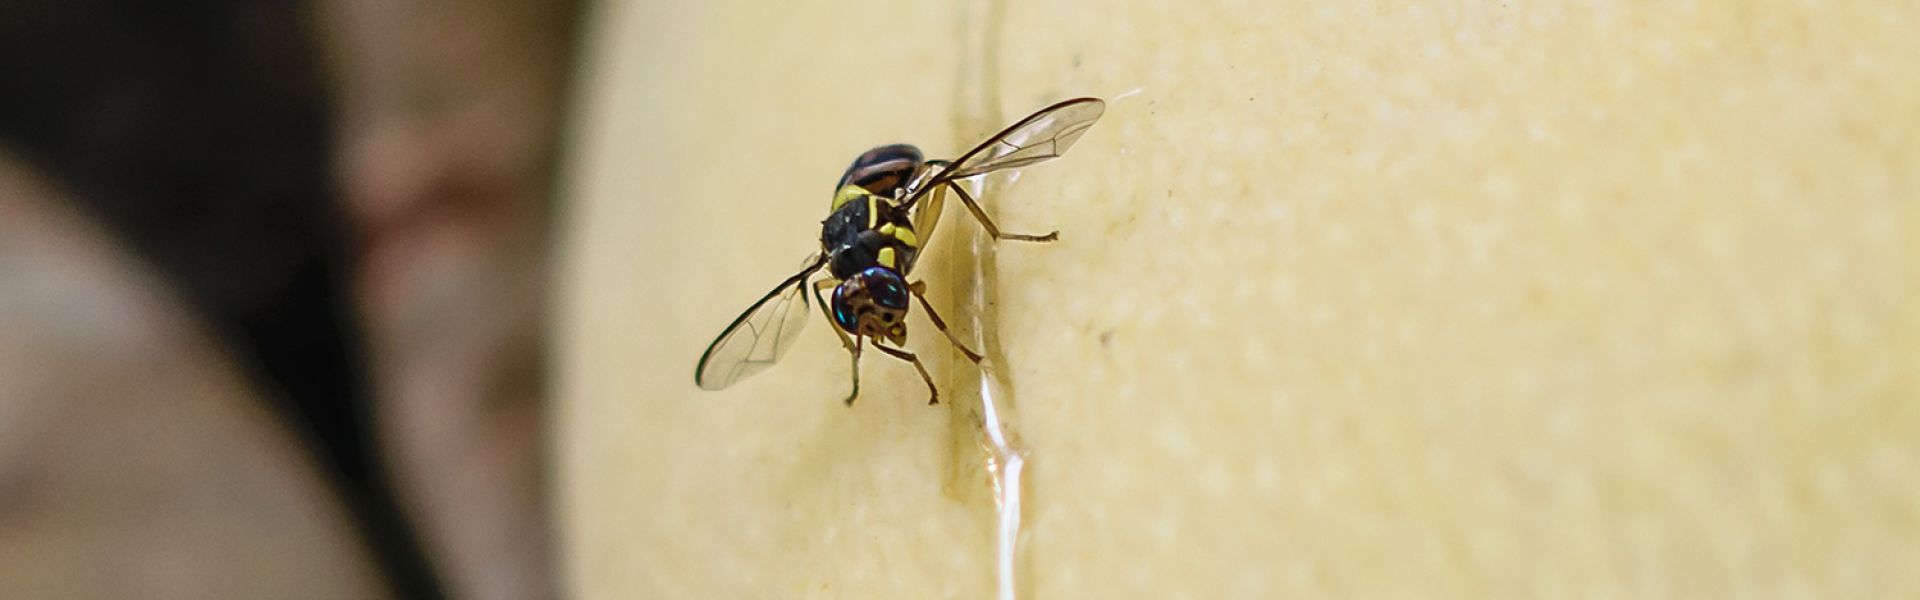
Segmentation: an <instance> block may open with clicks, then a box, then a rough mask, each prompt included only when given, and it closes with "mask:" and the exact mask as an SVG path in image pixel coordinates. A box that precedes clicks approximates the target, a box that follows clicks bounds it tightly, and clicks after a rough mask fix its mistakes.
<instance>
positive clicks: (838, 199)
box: [827, 184, 872, 212]
mask: <svg viewBox="0 0 1920 600" xmlns="http://www.w3.org/2000/svg"><path fill="white" fill-rule="evenodd" d="M871 195H872V194H868V193H867V190H866V189H865V188H861V187H860V186H857V185H853V184H847V185H843V186H840V191H838V192H834V194H833V208H829V209H827V212H833V211H836V210H840V207H841V206H845V205H846V203H848V202H852V201H853V200H854V199H855V198H859V197H861V196H871Z"/></svg>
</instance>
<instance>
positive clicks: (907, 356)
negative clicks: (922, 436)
mask: <svg viewBox="0 0 1920 600" xmlns="http://www.w3.org/2000/svg"><path fill="white" fill-rule="evenodd" d="M873 347H874V348H875V349H877V350H879V351H881V352H885V353H887V355H888V356H892V357H894V358H898V359H900V360H904V361H907V362H910V363H913V369H914V370H916V371H919V372H920V380H921V381H925V382H927V393H928V394H931V395H930V396H929V397H928V398H927V404H930V405H931V404H939V403H940V388H938V387H934V385H933V376H932V375H928V374H927V367H926V366H925V365H922V364H920V357H918V356H914V355H913V353H912V352H908V351H905V350H900V349H896V348H888V347H886V346H882V345H880V342H879V341H877V340H876V341H874V343H873Z"/></svg>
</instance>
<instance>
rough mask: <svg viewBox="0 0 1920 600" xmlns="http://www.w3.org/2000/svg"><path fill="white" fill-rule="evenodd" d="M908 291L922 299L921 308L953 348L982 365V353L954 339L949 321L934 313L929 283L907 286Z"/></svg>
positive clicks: (921, 282) (914, 283) (917, 282)
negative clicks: (928, 290) (951, 343)
mask: <svg viewBox="0 0 1920 600" xmlns="http://www.w3.org/2000/svg"><path fill="white" fill-rule="evenodd" d="M907 291H910V292H913V297H915V298H919V299H920V308H923V309H926V311H927V319H928V320H931V321H933V326H934V328H936V329H939V330H940V333H941V334H942V335H945V336H947V341H949V342H953V347H954V348H957V349H959V350H960V353H961V354H965V355H967V360H971V361H973V363H974V364H980V353H978V352H974V351H973V349H972V348H968V347H967V345H966V344H963V343H961V342H960V338H957V337H954V335H953V332H952V331H949V330H948V329H947V321H946V320H945V319H941V318H940V313H938V312H934V310H933V305H932V304H929V303H927V282H925V281H915V282H913V283H910V284H907Z"/></svg>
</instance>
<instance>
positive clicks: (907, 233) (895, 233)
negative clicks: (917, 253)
mask: <svg viewBox="0 0 1920 600" xmlns="http://www.w3.org/2000/svg"><path fill="white" fill-rule="evenodd" d="M878 231H879V232H880V235H884V236H887V237H890V238H893V239H896V240H900V243H902V244H906V245H907V247H909V248H919V247H920V238H919V237H918V236H915V235H914V234H913V228H911V227H901V226H899V225H895V224H892V223H887V224H885V225H881V226H880V229H878Z"/></svg>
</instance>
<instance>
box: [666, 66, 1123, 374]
mask: <svg viewBox="0 0 1920 600" xmlns="http://www.w3.org/2000/svg"><path fill="white" fill-rule="evenodd" d="M1105 110H1106V103H1105V102H1103V101H1101V100H1100V99H1098V98H1075V99H1072V100H1067V101H1063V102H1059V103H1056V104H1054V105H1052V106H1048V107H1046V108H1043V109H1040V111H1039V112H1035V113H1033V114H1031V115H1028V116H1027V118H1025V119H1021V120H1020V121H1019V122H1018V123H1014V124H1013V125H1011V126H1009V127H1007V128H1006V129H1003V130H1001V131H1000V133H997V134H994V136H993V137H990V138H987V140H986V141H984V142H981V143H980V145H978V146H974V147H973V149H972V150H968V151H967V152H966V153H965V154H961V155H960V157H959V158H956V159H953V160H926V159H925V157H924V156H922V155H921V153H920V149H919V148H915V147H913V146H910V145H907V144H893V145H888V146H880V147H878V148H874V149H872V150H868V151H867V152H866V153H864V154H861V155H860V156H859V158H855V159H854V161H853V164H852V165H851V166H848V167H847V170H846V172H845V173H843V174H841V175H840V182H839V183H838V184H837V185H835V186H834V194H833V204H832V205H831V206H830V207H829V212H828V214H827V218H826V220H824V221H821V222H820V251H819V252H816V253H814V254H813V255H812V256H810V257H808V258H807V260H806V261H805V262H804V263H803V265H802V266H801V267H800V272H798V273H794V274H793V275H792V276H789V277H787V278H786V279H785V280H782V281H781V282H780V284H779V285H776V286H774V287H773V291H770V292H767V295H766V296H764V297H762V298H760V301H759V302H755V303H753V306H751V307H748V308H747V310H746V312H743V313H740V316H739V317H737V318H735V319H734V320H733V322H732V323H729V324H727V327H726V329H723V330H721V331H720V336H719V337H717V338H714V340H713V343H712V344H711V345H708V346H707V351H706V352H705V353H702V354H701V355H700V363H699V365H697V366H696V367H695V368H694V373H693V381H694V383H695V384H697V385H699V386H700V387H701V388H702V389H708V390H719V389H725V388H726V387H727V386H730V385H733V384H735V383H738V382H739V381H740V380H742V379H746V378H747V377H748V376H750V375H753V374H755V373H759V372H760V371H762V370H764V369H766V368H767V367H770V366H772V365H773V363H774V362H776V361H779V360H780V357H781V356H782V355H785V354H786V352H787V348H788V346H790V345H792V343H793V340H794V339H795V338H797V337H799V334H800V330H801V328H802V327H804V326H805V325H806V324H807V320H808V319H809V318H810V317H809V313H811V312H812V310H811V309H810V308H809V307H808V306H807V305H808V304H809V300H808V296H812V298H813V299H812V303H814V304H818V305H819V307H820V312H821V314H822V315H824V316H825V317H826V319H827V320H828V321H832V322H833V324H834V333H835V334H837V335H838V336H839V338H840V343H841V345H843V346H845V347H846V349H847V353H848V354H850V355H851V356H852V357H853V360H852V365H853V391H852V392H850V393H849V394H847V398H846V403H847V404H849V405H851V404H853V401H854V399H855V398H858V397H859V396H860V353H861V349H862V348H863V347H865V346H866V345H868V343H867V340H872V342H871V345H872V346H873V348H874V349H876V350H879V351H880V352H881V353H883V354H886V355H888V356H891V357H893V358H896V359H899V360H901V361H903V362H907V363H910V364H912V365H913V368H914V370H916V371H919V373H920V379H922V380H924V381H926V383H927V390H928V391H929V393H930V394H931V398H930V399H929V400H928V401H927V403H928V404H937V403H939V401H940V390H939V388H938V387H936V386H935V385H934V383H933V377H932V376H930V375H928V374H927V368H926V366H925V365H923V364H921V362H920V357H919V356H917V355H915V354H914V353H912V352H908V351H907V350H906V349H905V348H904V346H905V345H906V341H907V322H906V319H907V308H908V304H909V302H911V301H913V300H917V301H919V303H920V307H921V308H922V309H924V310H926V312H927V319H928V320H929V321H932V322H933V326H934V327H935V328H936V329H939V330H940V333H942V334H944V335H945V336H946V338H947V341H949V342H951V343H952V344H953V347H954V348H956V349H958V350H959V351H960V353H961V354H963V355H965V356H966V357H967V359H968V360H972V361H973V362H975V363H978V362H980V360H981V356H980V354H979V353H978V352H974V351H973V350H972V349H970V348H968V347H967V345H966V344H964V343H962V342H961V341H960V340H959V338H956V337H954V335H953V333H952V332H951V331H948V330H947V324H946V321H944V320H942V319H941V318H940V315H939V313H937V312H935V311H934V310H933V305H931V304H929V303H928V302H927V293H926V289H927V284H926V282H925V281H909V277H910V276H911V275H912V274H913V265H914V262H915V260H917V259H918V258H919V257H920V250H921V249H922V248H924V247H925V244H926V242H927V240H928V239H929V238H930V237H931V236H932V235H933V230H934V227H935V226H936V225H938V223H939V219H940V210H941V208H942V207H943V206H944V204H945V198H946V193H947V192H948V191H949V190H951V191H952V192H953V194H954V195H955V196H958V197H959V198H960V202H961V203H962V204H964V205H966V208H967V212H970V213H973V217H974V219H976V220H978V221H979V222H980V225H981V226H982V227H984V228H985V229H986V230H987V233H988V234H990V235H992V236H993V238H994V239H995V240H1016V241H1023V242H1051V241H1054V240H1056V239H1058V238H1059V234H1060V232H1058V231H1055V232H1052V233H1048V234H1046V235H1026V234H1019V233H1006V232H1003V231H1001V230H1000V228H999V227H998V226H996V225H994V223H993V219H990V218H988V217H987V213H986V211H983V210H981V209H980V203H979V202H976V201H975V200H974V198H973V196H972V195H971V194H969V193H968V192H967V191H966V189H965V188H963V187H961V186H960V184H959V183H960V181H962V180H965V179H969V178H973V177H979V176H981V175H985V174H988V173H992V172H995V171H1005V170H1008V169H1017V168H1021V167H1026V166H1029V165H1033V164H1037V163H1041V162H1046V161H1048V160H1051V159H1053V158H1055V157H1058V156H1060V155H1061V154H1065V153H1066V151H1067V149H1068V148H1071V147H1072V146H1073V144H1074V142H1077V141H1079V140H1080V136H1081V135H1083V134H1085V133H1086V132H1087V129H1089V128H1091V127H1093V122H1094V121H1096V120H1099V118H1100V114H1101V113H1102V112H1104V111H1105ZM823 268H824V269H825V272H824V273H823V272H821V270H822V269H823ZM816 276H817V277H816ZM828 289H831V290H833V293H832V296H831V299H829V298H828V297H827V296H826V295H824V293H823V292H824V291H825V290H828ZM909 296H911V297H912V300H909ZM796 306H798V307H799V308H798V309H797V310H796V309H795V307H796Z"/></svg>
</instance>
